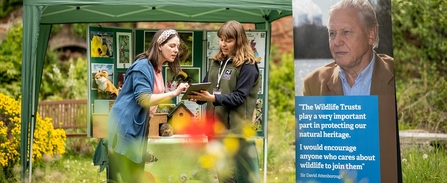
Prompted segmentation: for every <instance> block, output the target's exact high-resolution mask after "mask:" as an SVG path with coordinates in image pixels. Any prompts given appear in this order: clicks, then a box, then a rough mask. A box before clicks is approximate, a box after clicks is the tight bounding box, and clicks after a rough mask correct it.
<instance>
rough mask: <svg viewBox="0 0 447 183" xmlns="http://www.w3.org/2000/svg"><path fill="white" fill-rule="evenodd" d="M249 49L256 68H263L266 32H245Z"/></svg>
mask: <svg viewBox="0 0 447 183" xmlns="http://www.w3.org/2000/svg"><path fill="white" fill-rule="evenodd" d="M246 34H247V38H248V42H249V43H250V47H251V49H252V50H253V53H254V54H255V57H256V60H257V61H258V66H259V67H260V68H264V66H265V44H266V35H267V33H266V32H256V31H250V32H246Z"/></svg>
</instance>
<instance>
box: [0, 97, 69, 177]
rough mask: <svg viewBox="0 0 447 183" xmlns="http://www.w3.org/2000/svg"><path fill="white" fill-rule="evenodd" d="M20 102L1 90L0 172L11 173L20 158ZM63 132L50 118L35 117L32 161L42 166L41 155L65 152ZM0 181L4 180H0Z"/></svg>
mask: <svg viewBox="0 0 447 183" xmlns="http://www.w3.org/2000/svg"><path fill="white" fill-rule="evenodd" d="M20 106H21V104H20V102H19V101H17V100H14V99H13V98H11V97H9V96H7V95H4V94H2V93H0V165H1V167H2V168H3V172H1V173H0V174H1V175H4V176H5V177H6V178H8V177H12V176H11V175H12V173H13V172H12V171H13V169H14V167H15V166H17V165H18V164H19V162H20V139H21V118H20V117H21V110H20ZM65 139H66V137H65V132H64V130H62V129H54V128H53V124H52V119H50V118H45V119H42V118H41V117H40V115H37V117H36V124H35V130H34V140H33V149H32V150H33V154H32V158H33V162H34V163H33V165H35V166H41V165H42V163H43V161H44V158H43V157H44V156H45V155H46V156H61V155H62V154H64V153H65ZM0 181H1V182H3V181H5V180H0Z"/></svg>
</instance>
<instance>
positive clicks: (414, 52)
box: [391, 0, 447, 132]
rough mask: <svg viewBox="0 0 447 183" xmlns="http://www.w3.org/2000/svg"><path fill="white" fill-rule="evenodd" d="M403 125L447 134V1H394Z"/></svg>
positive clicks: (400, 115) (395, 49) (395, 56)
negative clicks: (446, 12)
mask: <svg viewBox="0 0 447 183" xmlns="http://www.w3.org/2000/svg"><path fill="white" fill-rule="evenodd" d="M391 3H392V18H393V19H392V20H393V43H394V58H395V64H394V65H395V74H396V98H397V105H398V109H397V110H398V117H399V123H400V124H399V125H400V126H405V128H423V129H427V130H430V131H435V132H446V128H447V123H446V119H447V113H446V112H445V111H446V108H447V104H446V101H445V99H446V98H447V92H446V90H445V88H446V87H447V82H446V79H447V77H446V75H445V73H446V72H447V62H446V58H447V57H446V54H445V52H446V51H447V41H446V36H447V21H446V20H447V15H446V14H445V13H443V12H444V11H445V10H446V8H447V2H446V1H416V0H412V1H408V0H392V1H391Z"/></svg>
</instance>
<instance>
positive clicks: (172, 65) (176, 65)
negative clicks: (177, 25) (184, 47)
mask: <svg viewBox="0 0 447 183" xmlns="http://www.w3.org/2000/svg"><path fill="white" fill-rule="evenodd" d="M168 30H169V29H160V30H158V31H157V32H156V33H155V35H154V37H153V38H152V40H151V44H150V45H149V47H148V48H147V50H146V51H144V52H142V53H140V54H138V55H137V56H135V61H137V60H138V59H142V58H147V59H148V60H149V62H151V64H152V66H153V67H154V69H155V71H156V72H161V70H159V67H160V65H159V63H158V55H159V52H160V51H159V50H158V47H159V46H163V45H164V44H166V42H168V41H169V40H171V39H172V38H173V37H178V38H179V39H180V37H179V35H178V33H177V32H175V34H170V35H169V36H168V37H167V38H166V40H164V41H163V42H161V43H160V44H159V43H158V42H157V40H158V38H159V37H160V36H161V35H162V33H163V32H165V31H168ZM179 49H180V48H179ZM179 53H180V50H179ZM179 57H180V55H177V57H175V60H174V62H169V63H168V66H169V70H170V71H171V73H172V74H177V73H178V72H180V71H181V68H180V58H179Z"/></svg>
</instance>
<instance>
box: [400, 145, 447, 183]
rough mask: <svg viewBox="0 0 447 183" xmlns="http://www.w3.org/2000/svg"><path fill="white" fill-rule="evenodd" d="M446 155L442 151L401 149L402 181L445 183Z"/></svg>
mask: <svg viewBox="0 0 447 183" xmlns="http://www.w3.org/2000/svg"><path fill="white" fill-rule="evenodd" d="M446 167H447V153H446V151H445V150H444V149H432V148H429V147H425V148H422V149H421V148H418V147H411V148H406V149H402V179H403V182H405V183H419V182H447V169H446Z"/></svg>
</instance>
